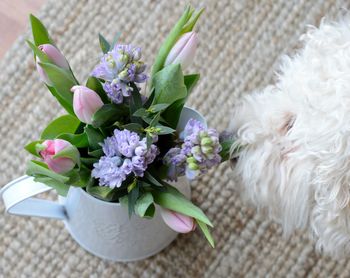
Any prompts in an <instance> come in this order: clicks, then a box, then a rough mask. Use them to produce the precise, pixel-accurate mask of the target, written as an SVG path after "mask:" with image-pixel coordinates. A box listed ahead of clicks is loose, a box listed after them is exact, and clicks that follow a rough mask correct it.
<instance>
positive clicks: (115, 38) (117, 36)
mask: <svg viewBox="0 0 350 278" xmlns="http://www.w3.org/2000/svg"><path fill="white" fill-rule="evenodd" d="M121 34H122V33H121V32H117V33H116V34H115V36H114V38H113V41H112V44H111V47H110V49H112V48H114V46H115V45H116V43H117V42H118V40H119V38H120V36H121Z"/></svg>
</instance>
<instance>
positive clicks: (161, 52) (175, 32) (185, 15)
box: [151, 6, 192, 82]
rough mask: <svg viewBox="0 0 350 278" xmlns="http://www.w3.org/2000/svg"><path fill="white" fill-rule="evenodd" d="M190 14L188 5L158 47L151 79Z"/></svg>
mask: <svg viewBox="0 0 350 278" xmlns="http://www.w3.org/2000/svg"><path fill="white" fill-rule="evenodd" d="M191 15H192V13H191V8H190V6H188V7H187V8H186V9H185V11H184V13H183V14H182V16H181V18H180V19H179V21H178V22H177V23H176V24H175V26H174V27H173V29H172V30H171V31H170V33H169V35H168V36H167V37H166V39H165V41H164V43H163V44H162V46H161V47H160V49H159V52H158V55H157V57H156V60H155V62H154V64H153V67H152V75H151V78H152V79H153V76H154V75H155V74H156V73H157V72H158V71H160V70H161V69H162V68H163V66H164V63H165V60H166V58H167V56H168V54H169V52H170V50H171V48H172V47H173V46H174V44H175V43H176V41H177V40H178V39H179V37H180V36H181V34H182V31H183V27H184V26H185V24H186V23H187V22H188V20H189V19H190V17H191ZM152 82H153V80H152Z"/></svg>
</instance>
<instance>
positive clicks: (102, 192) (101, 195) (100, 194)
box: [86, 186, 114, 202]
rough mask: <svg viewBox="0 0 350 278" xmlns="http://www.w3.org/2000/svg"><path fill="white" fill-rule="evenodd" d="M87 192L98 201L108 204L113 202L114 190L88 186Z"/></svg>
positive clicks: (105, 187) (106, 187)
mask: <svg viewBox="0 0 350 278" xmlns="http://www.w3.org/2000/svg"><path fill="white" fill-rule="evenodd" d="M86 191H87V192H88V193H89V194H91V195H92V196H94V197H95V198H97V199H100V200H103V201H107V202H110V201H112V200H113V195H114V192H113V188H110V187H108V186H88V187H87V188H86Z"/></svg>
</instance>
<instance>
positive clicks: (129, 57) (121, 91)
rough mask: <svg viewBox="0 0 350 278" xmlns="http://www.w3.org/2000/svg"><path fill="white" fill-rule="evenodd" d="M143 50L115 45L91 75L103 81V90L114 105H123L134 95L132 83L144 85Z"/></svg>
mask: <svg viewBox="0 0 350 278" xmlns="http://www.w3.org/2000/svg"><path fill="white" fill-rule="evenodd" d="M140 59H141V48H139V47H134V46H132V45H120V44H118V45H115V47H114V48H113V49H112V50H111V51H109V52H107V53H106V54H104V55H103V56H102V58H101V61H100V63H99V64H98V65H97V66H96V67H95V69H94V70H93V71H92V73H91V75H92V76H95V77H97V78H100V79H103V80H104V81H105V82H104V84H103V89H104V90H105V92H106V93H107V95H108V97H109V98H110V99H111V100H112V102H114V103H122V102H123V100H124V97H129V96H130V95H131V93H132V87H131V86H130V82H135V83H143V82H145V81H146V80H147V75H146V74H144V73H143V72H144V71H145V69H146V65H145V64H144V63H143V62H142V61H140Z"/></svg>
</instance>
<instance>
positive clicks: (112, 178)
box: [91, 129, 158, 188]
mask: <svg viewBox="0 0 350 278" xmlns="http://www.w3.org/2000/svg"><path fill="white" fill-rule="evenodd" d="M102 147H103V152H104V154H105V155H104V156H102V157H101V158H100V160H99V161H98V162H97V163H95V164H94V165H93V166H94V169H93V170H92V173H91V175H92V176H93V177H94V178H96V179H99V184H100V185H101V186H109V187H111V188H115V187H120V186H121V185H122V182H123V181H124V180H125V179H126V178H127V176H128V175H129V174H131V173H133V174H134V175H135V176H139V177H142V176H143V174H144V172H145V171H146V169H147V166H148V164H150V163H152V162H153V161H154V159H155V158H156V156H157V155H158V148H157V146H156V145H154V144H152V145H151V146H150V147H149V148H148V149H147V143H146V138H143V139H140V137H139V135H138V134H137V133H135V132H131V131H129V130H126V129H125V130H118V129H116V130H114V134H113V136H111V137H107V138H106V139H105V140H104V143H103V144H102Z"/></svg>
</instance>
